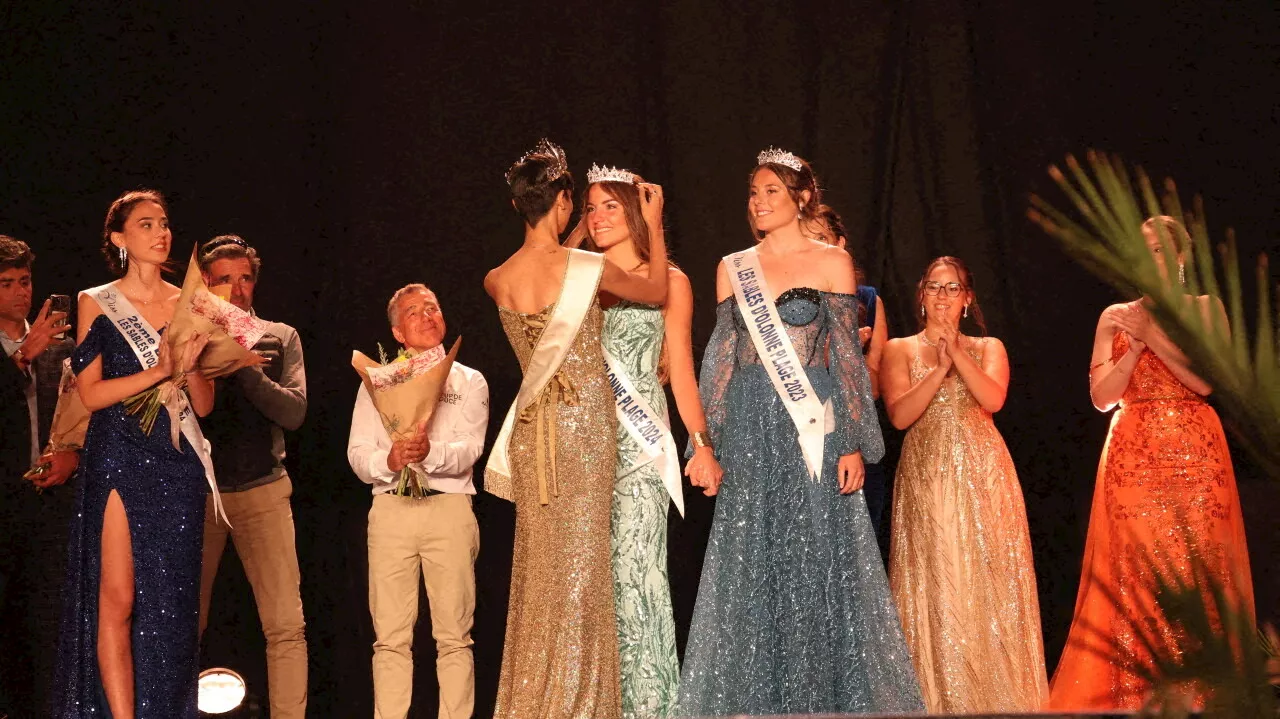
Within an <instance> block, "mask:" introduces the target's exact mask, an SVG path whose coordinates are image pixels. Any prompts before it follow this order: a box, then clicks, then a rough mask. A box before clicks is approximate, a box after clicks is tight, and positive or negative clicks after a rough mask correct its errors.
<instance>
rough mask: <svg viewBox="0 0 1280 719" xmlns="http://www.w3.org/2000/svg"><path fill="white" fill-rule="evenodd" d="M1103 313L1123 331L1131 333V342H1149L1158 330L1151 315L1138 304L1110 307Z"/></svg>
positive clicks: (1140, 343) (1143, 343) (1141, 343)
mask: <svg viewBox="0 0 1280 719" xmlns="http://www.w3.org/2000/svg"><path fill="white" fill-rule="evenodd" d="M1103 315H1104V316H1105V317H1106V318H1107V319H1109V320H1111V324H1112V325H1113V326H1114V327H1115V328H1116V329H1118V330H1120V331H1121V332H1124V333H1125V334H1127V335H1129V339H1130V340H1131V341H1130V344H1134V343H1135V342H1136V343H1137V344H1139V345H1145V344H1147V340H1149V339H1151V334H1152V333H1153V332H1156V331H1158V330H1157V329H1156V328H1155V327H1154V326H1153V325H1152V323H1151V315H1150V314H1148V313H1147V311H1146V310H1145V309H1143V308H1142V307H1141V306H1139V305H1136V304H1128V305H1119V306H1116V307H1111V308H1108V309H1107V311H1106V312H1104V313H1103Z"/></svg>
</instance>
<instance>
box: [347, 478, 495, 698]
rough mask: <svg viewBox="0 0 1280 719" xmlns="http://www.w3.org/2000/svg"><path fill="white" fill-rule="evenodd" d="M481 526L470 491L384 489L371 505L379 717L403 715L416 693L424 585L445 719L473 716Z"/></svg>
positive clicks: (371, 581) (372, 605)
mask: <svg viewBox="0 0 1280 719" xmlns="http://www.w3.org/2000/svg"><path fill="white" fill-rule="evenodd" d="M479 551H480V529H479V527H478V526H477V525H476V517H475V514H474V513H472V511H471V496H470V495H466V494H436V495H431V496H429V497H423V498H419V499H414V498H411V497H397V496H394V495H390V494H380V495H377V496H375V497H374V498H373V507H372V508H371V509H370V510H369V613H370V614H372V615H373V631H374V634H375V635H376V641H374V644H373V705H374V709H373V716H374V719H402V718H403V717H404V716H406V715H407V714H408V712H409V703H410V701H411V700H412V698H413V628H414V624H416V623H417V620H418V582H419V580H420V579H421V581H422V582H423V583H424V584H425V585H426V589H427V600H428V602H429V604H430V609H431V636H432V637H434V638H435V640H436V679H437V681H439V682H440V708H439V717H440V719H469V717H470V716H471V712H472V707H473V705H474V704H475V663H474V660H473V658H472V655H471V645H472V641H471V625H472V620H473V618H474V615H475V608H476V577H475V563H476V555H477V554H478V553H479Z"/></svg>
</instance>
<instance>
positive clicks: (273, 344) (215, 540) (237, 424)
mask: <svg viewBox="0 0 1280 719" xmlns="http://www.w3.org/2000/svg"><path fill="white" fill-rule="evenodd" d="M260 267H261V261H260V260H259V258H258V253H257V251H256V250H254V249H253V248H252V247H249V246H248V245H247V244H246V243H245V241H244V240H242V239H240V238H239V237H236V236H234V235H224V236H221V237H215V238H214V239H212V240H210V241H209V242H207V243H205V245H204V247H202V248H201V251H200V269H201V271H202V272H203V273H204V278H205V282H206V283H207V284H208V285H209V286H210V287H216V286H218V285H228V286H230V289H231V303H232V304H234V305H235V306H237V307H239V308H240V309H242V310H245V311H248V312H252V311H253V290H254V286H255V285H256V284H257V281H258V271H259V269H260ZM254 351H255V352H257V353H258V354H260V355H262V356H263V357H264V358H265V359H266V360H267V362H266V363H265V364H263V365H260V366H257V367H246V368H244V369H242V370H240V371H238V372H236V373H235V374H233V375H231V376H230V377H228V378H226V379H224V380H219V381H218V383H217V390H216V392H215V399H214V411H213V412H212V413H210V415H209V419H208V420H207V421H202V422H201V424H202V426H204V432H205V436H206V437H207V438H208V439H209V442H210V444H212V445H213V468H214V474H215V475H216V476H217V480H218V490H219V492H220V493H221V495H222V503H223V506H224V507H225V509H226V512H227V519H228V520H229V521H230V522H231V527H230V528H228V527H227V525H226V524H225V523H223V522H219V521H218V520H217V518H216V517H215V516H214V514H213V505H212V502H210V504H209V506H208V508H207V509H208V511H207V512H206V514H205V524H204V571H203V576H202V578H201V582H200V632H201V634H202V635H203V633H204V629H205V627H206V626H207V625H208V621H209V602H210V599H211V597H212V596H213V581H214V577H215V576H216V575H217V572H218V562H219V561H220V560H221V558H222V552H223V549H224V548H225V547H226V543H227V537H228V535H229V536H230V537H231V541H232V543H233V545H234V546H235V548H236V553H237V554H239V555H240V562H241V564H243V565H244V571H245V575H246V576H247V577H248V578H249V583H250V585H252V587H253V596H254V599H255V600H256V602H257V605H258V616H259V618H260V619H261V620H262V631H263V633H264V634H265V635H266V640H267V685H268V686H267V690H268V695H269V696H268V698H269V700H270V703H271V716H272V717H274V718H275V719H292V718H293V717H297V718H298V719H301V717H303V716H304V715H305V714H306V708H307V640H306V636H305V631H304V628H305V622H304V621H303V616H302V598H301V595H300V593H299V590H298V585H299V574H298V553H297V550H296V548H295V545H294V530H293V511H292V509H291V507H290V505H289V497H290V495H291V494H292V493H293V484H292V482H291V481H290V479H289V476H288V474H286V473H285V469H284V430H286V429H287V430H295V429H297V428H298V427H300V426H302V420H303V418H304V417H305V415H306V412H307V379H306V371H305V369H304V367H303V361H302V343H301V341H300V340H299V339H298V333H297V331H296V330H294V329H293V328H292V327H290V326H289V325H286V324H284V323H281V322H272V323H271V326H270V329H269V330H268V331H267V334H266V335H265V336H264V337H263V338H262V340H261V341H259V342H258V344H257V345H256V346H255V347H254Z"/></svg>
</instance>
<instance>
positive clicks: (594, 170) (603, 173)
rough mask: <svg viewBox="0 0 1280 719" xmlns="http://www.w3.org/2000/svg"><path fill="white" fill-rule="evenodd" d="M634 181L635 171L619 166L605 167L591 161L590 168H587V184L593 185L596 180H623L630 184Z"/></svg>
mask: <svg viewBox="0 0 1280 719" xmlns="http://www.w3.org/2000/svg"><path fill="white" fill-rule="evenodd" d="M635 181H636V173H634V172H632V171H630V170H624V169H622V168H620V167H607V166H602V165H597V164H595V163H592V164H591V169H590V170H587V184H588V185H594V184H596V183H597V182H625V183H627V184H628V185H631V184H635Z"/></svg>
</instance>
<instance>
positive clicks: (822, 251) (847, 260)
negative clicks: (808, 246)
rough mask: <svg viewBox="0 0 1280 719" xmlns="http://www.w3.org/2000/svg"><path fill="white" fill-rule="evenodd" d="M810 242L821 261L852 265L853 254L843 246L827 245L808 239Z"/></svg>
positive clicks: (846, 265) (850, 266)
mask: <svg viewBox="0 0 1280 719" xmlns="http://www.w3.org/2000/svg"><path fill="white" fill-rule="evenodd" d="M810 242H811V243H813V245H814V247H813V251H814V252H816V253H817V254H819V255H820V256H821V257H822V261H823V262H827V263H837V264H838V265H840V266H842V267H849V268H852V267H853V255H850V254H849V251H848V250H846V249H844V248H843V247H838V246H836V245H828V244H827V243H825V242H819V241H818V240H810Z"/></svg>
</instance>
